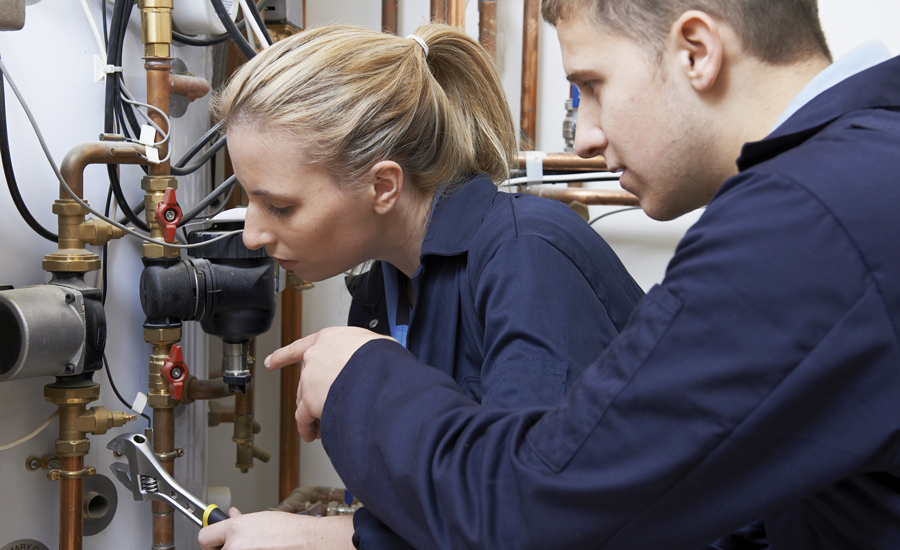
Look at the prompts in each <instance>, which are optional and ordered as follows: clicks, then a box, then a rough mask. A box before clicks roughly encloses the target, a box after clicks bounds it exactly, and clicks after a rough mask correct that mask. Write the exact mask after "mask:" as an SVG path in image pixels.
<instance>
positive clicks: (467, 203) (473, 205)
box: [420, 174, 497, 257]
mask: <svg viewBox="0 0 900 550" xmlns="http://www.w3.org/2000/svg"><path fill="white" fill-rule="evenodd" d="M496 194H497V186H496V185H494V182H493V181H491V179H490V177H488V176H487V175H486V174H479V175H477V176H475V177H473V178H472V179H471V180H469V181H468V182H466V183H465V184H463V185H462V186H461V187H456V188H454V189H451V190H449V191H443V192H441V193H440V195H439V196H438V197H437V198H436V202H435V206H434V210H433V212H432V214H431V219H430V220H429V222H428V224H429V225H428V232H427V233H426V234H425V240H424V241H423V242H422V252H421V255H420V257H424V256H427V255H438V256H453V255H456V254H461V253H463V252H466V251H468V250H469V244H470V242H471V241H472V237H474V235H475V233H476V232H477V231H478V228H479V227H480V226H481V221H482V220H483V219H484V215H485V214H486V213H487V211H488V209H489V208H490V207H491V204H492V203H493V199H494V196H495V195H496Z"/></svg>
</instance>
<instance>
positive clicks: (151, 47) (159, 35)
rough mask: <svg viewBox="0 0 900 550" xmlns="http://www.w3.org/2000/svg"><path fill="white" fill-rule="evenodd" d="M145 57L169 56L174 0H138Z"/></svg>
mask: <svg viewBox="0 0 900 550" xmlns="http://www.w3.org/2000/svg"><path fill="white" fill-rule="evenodd" d="M138 8H140V10H141V41H142V42H143V43H144V57H169V53H170V45H171V44H172V0H138Z"/></svg>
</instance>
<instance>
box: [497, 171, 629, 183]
mask: <svg viewBox="0 0 900 550" xmlns="http://www.w3.org/2000/svg"><path fill="white" fill-rule="evenodd" d="M618 180H619V176H618V174H613V173H612V172H584V173H579V174H559V175H556V176H544V177H542V178H541V182H542V183H567V182H570V181H618ZM527 183H537V182H534V181H532V180H529V179H528V177H527V176H523V177H521V178H510V179H508V180H506V181H503V182H500V185H499V186H498V187H512V186H515V185H523V184H527Z"/></svg>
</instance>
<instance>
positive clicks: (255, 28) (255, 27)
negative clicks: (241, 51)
mask: <svg viewBox="0 0 900 550" xmlns="http://www.w3.org/2000/svg"><path fill="white" fill-rule="evenodd" d="M238 4H240V6H241V13H243V14H244V20H245V21H247V24H248V25H249V26H250V30H249V31H247V35H248V38H249V35H250V33H251V31H252V33H253V35H254V36H255V37H256V41H257V42H259V45H260V46H262V49H266V48H268V47H269V46H271V45H272V37H271V36H269V33H268V32H266V33H265V34H263V31H262V29H260V26H259V23H258V22H257V19H258V18H259V12H255V13H256V15H257V17H253V13H252V12H253V11H254V10H251V9H250V7H249V6H248V5H247V0H238ZM253 7H254V8H255V7H256V6H253ZM263 27H265V24H263Z"/></svg>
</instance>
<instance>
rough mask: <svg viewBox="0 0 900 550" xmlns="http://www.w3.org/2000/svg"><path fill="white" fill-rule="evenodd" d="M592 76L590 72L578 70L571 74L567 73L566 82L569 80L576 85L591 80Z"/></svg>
mask: <svg viewBox="0 0 900 550" xmlns="http://www.w3.org/2000/svg"><path fill="white" fill-rule="evenodd" d="M592 74H593V73H591V72H590V71H588V70H585V69H577V70H574V71H572V72H571V73H567V74H566V80H568V81H569V82H571V83H572V84H575V82H577V81H583V80H585V79H587V78H591V75H592Z"/></svg>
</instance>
